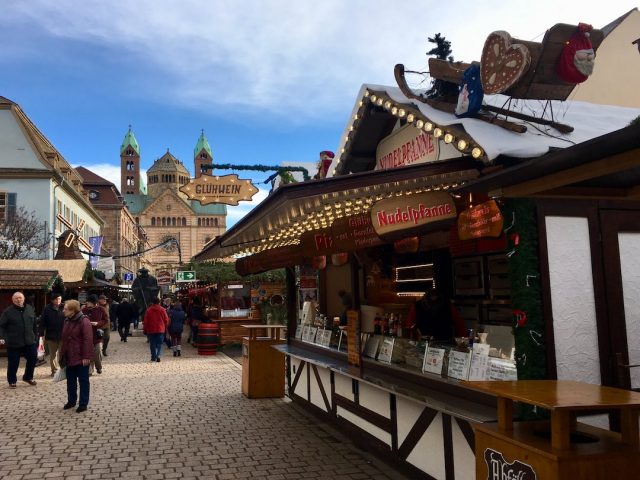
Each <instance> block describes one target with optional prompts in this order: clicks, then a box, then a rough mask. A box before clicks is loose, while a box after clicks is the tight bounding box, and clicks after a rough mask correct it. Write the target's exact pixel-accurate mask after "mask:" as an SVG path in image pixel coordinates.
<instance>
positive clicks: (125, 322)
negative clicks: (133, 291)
mask: <svg viewBox="0 0 640 480" xmlns="http://www.w3.org/2000/svg"><path fill="white" fill-rule="evenodd" d="M134 309H135V310H136V312H137V307H136V306H135V305H133V304H132V303H129V299H128V298H127V297H124V298H123V299H122V301H121V302H120V304H119V305H118V308H117V310H116V316H117V318H118V333H119V334H120V341H121V342H126V341H127V337H128V336H129V335H130V333H129V328H131V320H132V318H133V316H134V315H135V313H134Z"/></svg>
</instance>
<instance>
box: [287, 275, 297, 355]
mask: <svg viewBox="0 0 640 480" xmlns="http://www.w3.org/2000/svg"><path fill="white" fill-rule="evenodd" d="M285 273H286V280H285V285H286V291H287V331H288V334H287V343H288V342H289V339H290V338H292V337H295V335H296V327H297V326H298V292H297V291H296V271H295V268H294V267H287V268H285Z"/></svg>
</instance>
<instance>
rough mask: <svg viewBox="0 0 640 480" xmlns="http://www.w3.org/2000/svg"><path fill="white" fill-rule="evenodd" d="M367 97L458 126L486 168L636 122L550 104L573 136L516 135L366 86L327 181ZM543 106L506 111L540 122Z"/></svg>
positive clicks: (627, 114)
mask: <svg viewBox="0 0 640 480" xmlns="http://www.w3.org/2000/svg"><path fill="white" fill-rule="evenodd" d="M366 92H381V94H383V95H386V97H388V99H389V100H391V101H392V102H395V104H397V105H398V106H407V107H411V108H413V109H416V110H418V111H419V112H420V114H421V115H423V116H424V117H425V118H426V119H428V121H430V122H432V123H434V124H435V125H436V126H439V127H447V126H450V125H458V126H460V125H461V126H462V127H464V130H465V131H466V133H467V134H468V135H469V136H471V137H472V138H473V140H474V141H475V142H476V143H477V144H478V145H480V146H481V147H482V149H483V150H484V152H485V155H486V161H488V162H489V163H490V162H492V161H493V160H494V159H495V158H496V157H498V156H500V155H505V156H509V157H516V158H532V157H538V156H541V155H544V154H546V153H547V152H548V151H549V149H551V148H566V147H569V146H571V145H575V144H578V143H581V142H584V141H587V140H590V139H592V138H595V137H598V136H601V135H604V134H606V133H610V132H613V131H615V130H618V129H620V128H623V127H625V126H627V125H628V124H629V122H630V121H631V120H633V119H634V118H636V117H638V116H640V109H638V108H624V107H618V106H607V105H598V104H592V103H586V102H578V101H564V102H561V101H551V102H550V107H551V108H552V109H553V114H554V120H555V121H556V122H560V123H564V124H569V125H571V126H573V127H574V131H573V132H571V133H568V134H562V133H560V132H559V131H558V130H556V129H554V128H552V127H546V126H542V125H538V124H532V123H527V122H523V121H519V120H516V119H513V118H509V120H510V121H512V122H514V123H520V124H524V125H526V126H527V131H526V132H525V133H515V132H512V131H509V130H506V129H504V128H502V127H500V126H497V125H494V124H490V123H487V122H484V121H482V120H478V119H474V118H458V117H456V116H455V115H453V114H450V113H447V112H443V111H441V110H437V109H435V108H433V107H431V106H429V105H427V104H425V103H422V102H420V101H417V100H412V99H409V98H407V97H406V96H405V95H404V94H403V93H402V92H401V91H400V89H399V88H398V87H391V86H385V85H374V84H364V85H362V87H361V88H360V92H359V93H358V96H357V99H356V102H355V105H354V108H353V111H352V113H351V116H350V117H349V120H348V121H347V125H346V127H345V131H344V133H343V135H342V137H341V139H340V145H339V147H338V150H337V152H338V155H336V158H335V159H334V161H333V163H332V165H331V167H330V169H329V175H332V174H333V170H334V169H335V168H336V166H337V165H338V163H340V162H341V161H342V160H343V158H346V157H347V156H348V154H349V150H348V145H347V144H348V141H349V140H350V138H351V135H353V132H354V131H355V130H357V128H358V127H359V124H358V123H357V121H356V119H357V118H358V117H357V115H358V112H359V111H360V109H361V108H362V107H363V104H364V103H366V102H367V101H368V98H367V97H366V96H365V95H366ZM416 93H419V92H416ZM508 100H509V99H508V97H505V96H503V95H487V96H485V103H487V104H490V105H494V106H498V107H503V106H504V105H505V103H506V102H507V101H508ZM546 104H547V102H546V101H540V100H519V99H518V100H516V99H513V100H511V105H510V109H511V110H514V111H518V112H522V113H526V114H529V115H536V116H538V117H540V116H541V114H542V112H543V111H544V109H545V106H546ZM550 107H549V106H547V107H546V109H547V110H546V111H547V115H546V116H545V118H549V115H548V113H549V108H550ZM389 115H391V113H389ZM378 140H381V139H378Z"/></svg>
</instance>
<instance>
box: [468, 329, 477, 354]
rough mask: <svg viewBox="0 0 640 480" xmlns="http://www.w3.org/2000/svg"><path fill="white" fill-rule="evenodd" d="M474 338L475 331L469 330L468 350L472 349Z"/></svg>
mask: <svg viewBox="0 0 640 480" xmlns="http://www.w3.org/2000/svg"><path fill="white" fill-rule="evenodd" d="M475 338H476V331H475V330H474V329H473V328H470V329H469V349H470V350H471V349H473V341H474V340H475Z"/></svg>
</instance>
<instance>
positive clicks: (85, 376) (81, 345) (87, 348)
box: [60, 300, 94, 413]
mask: <svg viewBox="0 0 640 480" xmlns="http://www.w3.org/2000/svg"><path fill="white" fill-rule="evenodd" d="M63 312H64V316H65V317H66V320H65V322H64V327H63V328H62V337H61V338H62V341H61V344H60V362H61V365H62V366H64V367H65V369H66V373H67V403H65V404H64V407H63V408H64V409H65V410H68V409H70V408H73V407H75V406H76V402H78V384H79V385H80V402H79V403H78V408H76V412H78V413H80V412H84V411H85V410H86V409H87V405H89V365H90V364H91V360H92V358H93V352H94V348H93V338H94V334H93V330H94V329H93V328H92V326H91V322H90V320H89V318H88V317H87V316H86V315H84V314H83V313H82V312H81V311H80V303H78V301H77V300H67V301H66V302H64V309H63Z"/></svg>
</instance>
